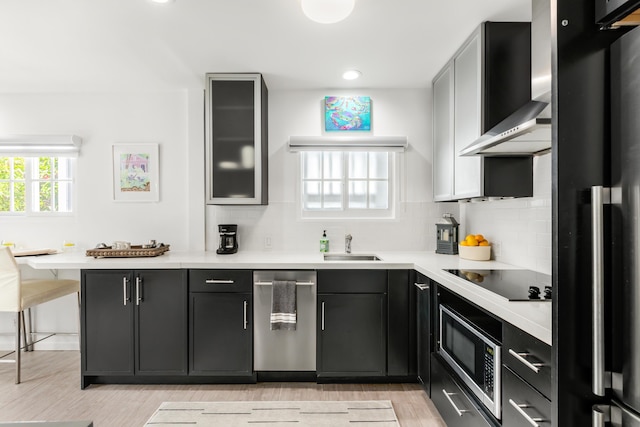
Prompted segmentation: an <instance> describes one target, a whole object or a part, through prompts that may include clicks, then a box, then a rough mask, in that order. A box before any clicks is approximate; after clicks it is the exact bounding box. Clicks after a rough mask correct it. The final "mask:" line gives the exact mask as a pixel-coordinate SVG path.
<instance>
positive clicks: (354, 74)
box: [342, 70, 362, 80]
mask: <svg viewBox="0 0 640 427" xmlns="http://www.w3.org/2000/svg"><path fill="white" fill-rule="evenodd" d="M361 75H362V73H361V72H360V71H358V70H347V71H345V72H344V73H342V78H343V79H345V80H355V79H357V78H358V77H360V76H361Z"/></svg>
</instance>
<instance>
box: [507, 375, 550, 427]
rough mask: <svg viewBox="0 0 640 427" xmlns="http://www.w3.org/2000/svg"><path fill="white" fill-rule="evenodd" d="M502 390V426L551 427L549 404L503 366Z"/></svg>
mask: <svg viewBox="0 0 640 427" xmlns="http://www.w3.org/2000/svg"><path fill="white" fill-rule="evenodd" d="M502 390H503V392H502V396H503V397H502V425H504V426H509V427H512V426H513V427H520V426H522V427H531V426H532V425H536V424H537V425H540V426H541V427H542V426H550V425H551V402H550V401H549V400H548V399H547V398H546V397H544V396H543V395H542V394H540V393H539V392H538V391H536V390H535V389H534V388H533V387H531V386H530V385H529V384H527V383H526V382H525V381H523V380H522V378H520V377H518V376H517V375H516V374H514V373H513V371H511V369H509V368H507V367H506V366H504V365H503V366H502Z"/></svg>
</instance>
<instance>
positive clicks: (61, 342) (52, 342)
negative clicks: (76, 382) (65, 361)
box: [0, 333, 80, 352]
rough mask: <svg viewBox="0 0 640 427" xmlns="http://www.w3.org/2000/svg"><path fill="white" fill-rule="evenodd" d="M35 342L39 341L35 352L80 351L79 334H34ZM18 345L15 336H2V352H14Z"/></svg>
mask: <svg viewBox="0 0 640 427" xmlns="http://www.w3.org/2000/svg"><path fill="white" fill-rule="evenodd" d="M34 335H35V337H34V340H35V341H38V340H42V341H38V342H36V343H35V344H34V345H33V349H34V350H79V349H80V340H79V339H78V334H73V333H69V334H65V333H55V334H45V333H36V334H34ZM15 345H16V341H15V336H14V335H13V334H0V351H2V352H7V351H13V350H14V348H15Z"/></svg>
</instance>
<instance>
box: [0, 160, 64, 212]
mask: <svg viewBox="0 0 640 427" xmlns="http://www.w3.org/2000/svg"><path fill="white" fill-rule="evenodd" d="M72 195H73V159H72V158H69V157H0V214H23V215H26V214H34V213H60V212H71V211H72V210H73V197H72Z"/></svg>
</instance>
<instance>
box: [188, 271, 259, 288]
mask: <svg viewBox="0 0 640 427" xmlns="http://www.w3.org/2000/svg"><path fill="white" fill-rule="evenodd" d="M252 278H253V276H252V274H251V270H189V292H251V291H252V282H251V281H252Z"/></svg>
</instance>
